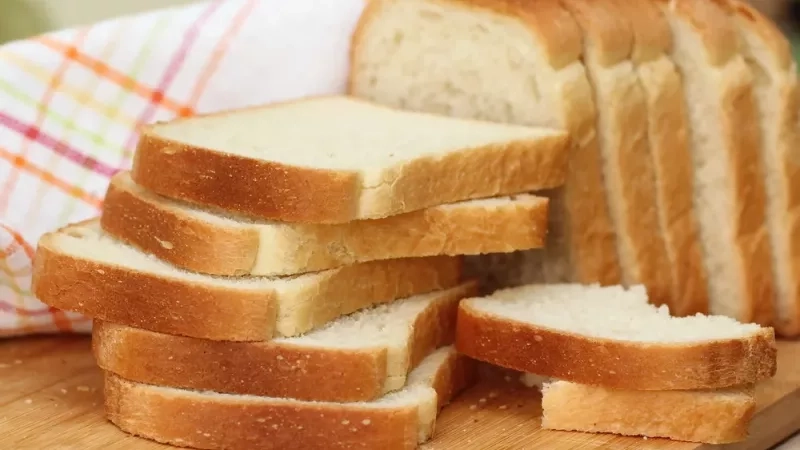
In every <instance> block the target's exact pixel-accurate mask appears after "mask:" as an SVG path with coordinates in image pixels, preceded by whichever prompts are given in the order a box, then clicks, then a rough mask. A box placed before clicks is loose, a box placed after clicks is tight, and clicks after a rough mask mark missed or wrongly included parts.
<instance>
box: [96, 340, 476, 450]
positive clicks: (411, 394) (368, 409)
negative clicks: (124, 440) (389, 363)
mask: <svg viewBox="0 0 800 450" xmlns="http://www.w3.org/2000/svg"><path fill="white" fill-rule="evenodd" d="M473 369H474V368H473V364H472V361H470V360H469V359H468V358H465V357H463V356H460V355H458V354H457V353H456V351H455V350H454V349H453V347H444V348H442V349H439V350H437V351H436V352H435V353H433V354H432V355H430V356H428V357H427V358H426V359H425V360H424V361H423V362H422V364H420V365H419V367H417V368H416V369H415V370H414V371H413V372H411V374H410V375H409V377H408V384H407V385H406V386H405V387H404V388H403V389H402V390H400V391H398V392H394V393H391V394H388V395H386V396H384V397H381V398H380V399H377V400H374V401H372V402H363V403H330V402H306V401H299V400H289V399H283V398H272V397H257V396H249V395H230V394H220V393H215V392H200V391H189V390H181V389H175V388H168V387H162V386H154V385H147V384H139V383H135V382H132V381H128V380H125V379H123V378H120V377H118V376H116V375H114V374H111V373H108V372H106V374H105V397H106V413H107V415H108V418H109V419H110V420H111V422H113V423H114V424H116V425H117V426H118V427H120V428H121V429H122V430H124V431H126V432H128V433H132V434H135V435H138V436H142V437H145V438H148V439H152V440H155V441H158V442H164V443H169V444H172V445H179V446H187V447H194V448H201V449H222V448H243V449H244V448H247V449H249V448H262V449H276V450H277V449H280V450H293V449H296V450H308V449H317V448H320V449H321V448H348V449H351V448H352V449H355V448H363V449H382V450H383V449H385V450H395V449H397V450H405V449H414V448H416V447H417V445H418V444H419V443H422V442H425V441H427V440H428V439H430V438H431V437H432V435H433V432H434V428H435V422H436V416H437V414H438V412H439V410H440V409H441V408H442V407H443V406H445V405H446V404H447V403H448V402H449V401H450V399H451V398H453V396H455V395H456V394H457V393H458V392H460V391H461V390H462V389H463V388H465V387H467V386H468V385H470V384H471V383H472V381H473V378H474V370H473Z"/></svg>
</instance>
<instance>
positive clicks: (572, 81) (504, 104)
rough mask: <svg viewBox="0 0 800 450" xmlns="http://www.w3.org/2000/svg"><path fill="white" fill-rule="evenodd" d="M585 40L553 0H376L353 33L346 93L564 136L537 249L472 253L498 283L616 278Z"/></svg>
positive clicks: (617, 269) (611, 280)
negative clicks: (562, 158) (564, 168)
mask: <svg viewBox="0 0 800 450" xmlns="http://www.w3.org/2000/svg"><path fill="white" fill-rule="evenodd" d="M582 40H583V36H582V33H581V28H580V26H579V25H578V23H577V22H576V21H575V20H574V18H573V17H572V16H571V15H570V13H569V12H568V11H567V10H565V9H564V8H562V7H561V6H560V5H559V4H558V2H557V1H537V2H518V1H486V0H483V1H469V0H458V1H443V0H373V1H370V2H369V3H368V5H367V9H366V11H365V12H364V14H363V15H362V18H361V21H360V23H359V25H358V28H357V30H356V32H355V34H354V37H353V43H352V56H353V58H352V62H351V66H352V67H351V72H350V81H349V92H350V93H351V94H352V95H354V96H357V97H361V98H365V99H369V100H372V101H376V102H378V103H381V104H386V105H390V106H394V107H400V108H405V109H408V110H412V111H425V112H432V113H437V114H443V115H449V116H454V117H463V118H474V119H481V120H491V121H495V122H509V123H516V124H523V125H534V126H548V127H559V128H561V129H564V130H567V131H568V132H569V134H570V136H571V137H572V141H573V144H574V146H573V148H572V153H571V155H570V161H569V163H570V170H569V172H568V173H567V182H566V184H565V186H564V187H563V189H557V190H554V191H552V192H548V196H549V197H550V200H551V203H550V218H549V225H548V239H547V244H546V246H545V250H544V251H535V252H527V253H525V255H524V258H518V257H501V256H495V257H493V258H491V259H488V258H482V259H481V260H480V264H481V265H484V264H487V260H488V264H491V265H493V266H495V268H494V269H493V270H492V272H493V274H492V275H493V276H494V277H495V278H496V279H497V280H498V283H500V284H514V283H519V282H524V281H527V282H530V281H543V282H547V281H556V282H557V281H566V280H575V281H580V282H587V283H591V282H600V283H603V284H614V283H618V282H619V281H620V267H619V262H618V255H617V245H616V236H615V232H614V228H613V225H612V221H611V217H610V212H609V205H608V198H607V196H606V194H605V189H604V187H603V171H602V166H603V164H602V156H601V153H600V149H599V145H600V139H599V136H598V134H599V133H598V132H597V131H596V128H595V127H596V125H597V121H598V115H597V112H598V107H600V106H603V105H597V107H596V105H595V97H594V94H593V90H592V85H591V84H590V81H589V79H588V78H587V71H586V68H585V67H584V64H583V63H582V60H581V58H582V52H583V49H582ZM459 49H460V50H459ZM459 51H460V52H463V54H459V53H455V54H454V53H453V52H459ZM492 260H493V261H492Z"/></svg>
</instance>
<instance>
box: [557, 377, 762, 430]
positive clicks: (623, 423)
mask: <svg viewBox="0 0 800 450" xmlns="http://www.w3.org/2000/svg"><path fill="white" fill-rule="evenodd" d="M542 392H543V396H542V410H543V414H542V428H545V429H554V430H566V431H586V432H592V433H615V434H621V435H628V436H649V437H664V438H669V439H674V440H679V441H691V442H702V443H707V444H727V443H731V442H738V441H742V440H744V439H745V438H747V430H748V427H749V425H750V420H751V418H752V417H753V415H754V414H755V411H756V400H755V397H754V395H753V389H752V387H747V388H744V389H741V390H739V391H713V392H709V391H632V390H619V389H607V388H603V387H597V386H586V385H581V384H574V383H551V384H549V385H546V386H545V388H544V389H543V391H542Z"/></svg>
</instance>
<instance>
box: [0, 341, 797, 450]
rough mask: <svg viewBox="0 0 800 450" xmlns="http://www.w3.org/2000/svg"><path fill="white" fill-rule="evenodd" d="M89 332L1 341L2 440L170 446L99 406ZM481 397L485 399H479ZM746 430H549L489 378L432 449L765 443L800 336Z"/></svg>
mask: <svg viewBox="0 0 800 450" xmlns="http://www.w3.org/2000/svg"><path fill="white" fill-rule="evenodd" d="M89 345H90V343H89V339H88V338H86V337H59V338H54V337H42V338H26V339H8V340H4V341H2V342H0V448H3V449H15V450H28V449H30V450H42V449H47V450H71V449H75V450H95V449H96V450H106V449H114V450H127V449H136V450H149V449H169V448H172V447H169V446H165V445H160V444H156V443H153V442H150V441H146V440H143V439H139V438H135V437H133V436H129V435H127V434H125V433H123V432H122V431H119V430H118V429H117V428H116V427H114V426H113V425H111V424H110V423H109V422H107V421H106V420H105V418H104V416H103V398H102V377H101V374H100V371H99V369H97V367H96V366H95V364H94V359H93V358H92V356H91V354H90V352H89ZM482 399H483V400H482ZM758 402H759V412H758V414H757V416H756V418H755V419H754V421H753V424H752V426H751V436H750V439H749V440H748V441H746V442H744V443H741V444H738V445H736V446H727V447H720V446H708V447H706V446H701V445H697V444H691V443H681V442H673V441H667V440H661V439H647V440H645V439H642V438H630V437H620V436H613V435H601V434H596V435H594V434H583V433H567V432H557V431H544V430H541V429H540V428H539V419H538V418H539V416H540V414H541V409H540V405H539V396H538V393H537V391H536V390H535V389H527V388H522V387H519V386H518V385H517V384H516V383H515V382H514V380H512V381H511V382H509V381H506V380H497V381H484V382H482V383H481V384H479V385H478V386H475V387H473V388H472V389H470V390H469V391H467V392H465V393H464V394H462V395H461V396H459V397H458V399H456V401H455V402H453V404H451V405H450V406H448V407H447V408H445V409H444V411H443V412H442V415H441V417H440V420H439V422H438V424H437V432H436V437H435V439H434V440H433V441H432V442H430V443H428V444H426V445H425V446H424V448H425V449H426V450H441V449H454V450H469V449H476V450H495V449H496V450H500V449H502V450H523V449H524V450H529V449H540V448H541V449H547V450H562V449H576V448H579V449H600V448H602V449H608V450H617V449H642V450H650V449H653V450H662V449H663V450H695V449H701V448H703V449H705V448H708V449H721V448H735V449H749V450H750V449H752V450H755V449H767V448H770V447H771V446H774V445H775V444H777V443H779V442H780V441H782V440H783V439H785V438H787V437H788V436H790V435H792V434H793V433H795V432H796V431H798V430H800V342H780V343H779V352H778V374H777V376H776V377H775V378H774V379H772V380H770V381H768V382H766V383H763V384H761V385H760V386H759V387H758Z"/></svg>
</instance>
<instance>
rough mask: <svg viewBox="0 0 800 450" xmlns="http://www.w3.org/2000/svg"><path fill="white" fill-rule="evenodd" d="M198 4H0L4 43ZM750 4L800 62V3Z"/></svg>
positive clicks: (61, 0)
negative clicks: (784, 37)
mask: <svg viewBox="0 0 800 450" xmlns="http://www.w3.org/2000/svg"><path fill="white" fill-rule="evenodd" d="M194 1H196V0H0V43H3V42H8V41H11V40H15V39H23V38H26V37H29V36H33V35H36V34H40V33H44V32H47V31H53V30H58V29H61V28H68V27H74V26H79V25H85V24H89V23H93V22H98V21H101V20H104V19H110V18H113V17H117V16H122V15H126V14H133V13H137V12H143V11H147V10H151V9H156V8H165V7H170V6H179V5H185V4H188V3H192V2H194ZM221 1H224V0H221ZM286 1H291V0H286ZM749 2H750V3H751V4H753V5H754V6H755V7H756V8H758V9H760V10H761V11H763V12H764V13H766V14H767V15H768V16H770V17H772V18H773V19H774V20H775V21H776V22H777V23H778V24H779V25H780V27H781V28H782V29H783V30H784V32H785V33H786V34H787V35H788V36H789V37H790V39H791V40H792V42H793V43H794V49H795V57H796V58H800V0H749Z"/></svg>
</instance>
